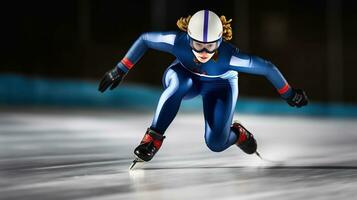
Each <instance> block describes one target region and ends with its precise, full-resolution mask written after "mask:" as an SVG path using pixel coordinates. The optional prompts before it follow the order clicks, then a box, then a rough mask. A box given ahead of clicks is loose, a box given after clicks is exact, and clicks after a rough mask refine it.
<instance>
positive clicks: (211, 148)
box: [207, 143, 226, 152]
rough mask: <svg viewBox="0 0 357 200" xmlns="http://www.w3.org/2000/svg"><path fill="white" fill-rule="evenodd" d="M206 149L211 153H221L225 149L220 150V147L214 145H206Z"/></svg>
mask: <svg viewBox="0 0 357 200" xmlns="http://www.w3.org/2000/svg"><path fill="white" fill-rule="evenodd" d="M207 147H208V148H209V149H210V150H211V151H213V152H222V151H224V150H225V149H226V148H222V146H218V145H216V144H210V143H207Z"/></svg>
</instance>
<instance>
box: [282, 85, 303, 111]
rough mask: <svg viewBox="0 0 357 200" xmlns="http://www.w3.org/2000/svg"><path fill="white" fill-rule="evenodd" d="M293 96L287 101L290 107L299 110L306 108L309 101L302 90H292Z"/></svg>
mask: <svg viewBox="0 0 357 200" xmlns="http://www.w3.org/2000/svg"><path fill="white" fill-rule="evenodd" d="M292 90H293V94H292V95H291V97H289V98H287V99H285V100H286V101H287V102H288V104H289V105H290V106H296V107H298V108H300V107H302V106H306V105H307V103H308V99H307V96H306V93H305V91H304V90H302V89H292Z"/></svg>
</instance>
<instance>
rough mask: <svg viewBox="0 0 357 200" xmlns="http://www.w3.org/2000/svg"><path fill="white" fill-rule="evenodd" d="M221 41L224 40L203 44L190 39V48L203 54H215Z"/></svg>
mask: <svg viewBox="0 0 357 200" xmlns="http://www.w3.org/2000/svg"><path fill="white" fill-rule="evenodd" d="M221 41H222V40H221V39H220V40H217V41H214V42H207V43H203V42H198V41H196V40H194V39H192V38H190V46H191V48H192V49H193V50H194V51H195V52H197V53H201V52H203V51H205V52H207V53H214V52H215V51H216V50H217V49H218V47H219V45H220V44H221Z"/></svg>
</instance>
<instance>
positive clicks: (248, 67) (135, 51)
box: [99, 10, 308, 164]
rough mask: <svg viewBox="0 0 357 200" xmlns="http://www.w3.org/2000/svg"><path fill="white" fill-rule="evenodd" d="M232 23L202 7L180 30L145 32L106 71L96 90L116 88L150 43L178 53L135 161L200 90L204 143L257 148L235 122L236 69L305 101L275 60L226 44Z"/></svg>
mask: <svg viewBox="0 0 357 200" xmlns="http://www.w3.org/2000/svg"><path fill="white" fill-rule="evenodd" d="M230 23H231V20H227V19H226V18H225V16H221V17H218V16H217V15H216V14H215V13H214V12H212V11H209V10H201V11H198V12H197V13H195V14H194V15H193V16H192V17H191V16H188V17H186V18H180V19H179V20H178V21H177V26H178V27H179V29H180V30H181V31H172V32H148V33H143V34H142V35H141V36H140V37H139V38H138V39H137V40H136V41H135V43H134V44H133V45H132V47H131V48H130V49H129V51H128V52H127V54H126V55H125V56H124V58H123V59H122V60H121V61H120V62H119V63H118V64H117V65H116V66H115V67H114V69H112V70H110V71H108V72H107V73H106V74H105V75H104V77H103V78H102V80H101V82H100V84H99V91H100V92H104V91H105V90H107V88H109V87H110V90H112V89H114V88H115V87H117V86H118V85H119V83H120V82H121V81H122V80H123V78H124V77H125V75H126V74H127V73H128V71H129V70H130V69H131V68H133V66H134V65H135V64H136V63H137V62H138V61H139V59H140V58H141V57H142V56H143V55H144V53H145V52H146V51H147V50H148V49H149V48H151V49H155V50H159V51H164V52H167V53H170V54H172V55H174V56H175V57H176V59H175V60H174V61H173V62H172V63H171V64H170V65H169V66H168V68H167V69H166V71H165V73H164V75H163V79H162V84H163V87H164V91H163V93H162V94H161V97H160V99H159V102H158V105H157V108H156V111H155V113H154V117H153V120H152V123H151V126H150V127H149V128H148V129H147V130H146V133H145V135H144V137H143V139H142V141H141V142H140V144H139V146H137V147H136V148H135V150H134V154H135V155H136V156H137V159H136V161H138V160H140V161H150V160H151V159H152V158H153V157H154V155H155V154H156V153H157V151H158V150H159V149H160V147H161V145H162V143H163V140H164V139H165V136H164V133H165V131H166V129H167V128H168V127H169V125H170V123H171V122H172V121H173V119H174V118H175V116H176V114H177V112H178V110H179V107H180V104H181V101H182V100H183V99H190V98H193V97H196V96H198V95H200V96H202V101H203V111H204V119H205V133H204V138H205V142H206V145H207V147H208V148H209V149H210V150H212V151H214V152H221V151H224V150H225V149H227V148H228V147H230V146H232V145H234V144H235V145H237V146H238V147H239V148H240V149H242V150H243V151H244V152H245V153H247V154H253V153H256V151H257V142H256V140H255V138H254V136H253V134H252V133H251V132H249V131H248V130H247V129H246V128H245V127H244V126H243V125H242V124H241V123H239V122H238V121H234V122H233V114H234V109H235V106H236V102H237V98H238V74H239V73H248V74H254V75H262V76H264V77H265V78H267V79H268V80H269V81H270V82H271V83H272V85H273V86H274V87H275V88H276V90H277V92H278V93H279V94H280V96H281V97H282V98H283V99H284V100H286V101H287V103H288V104H289V105H290V106H296V107H302V106H305V105H307V102H308V99H307V96H306V94H305V92H304V91H303V90H301V89H294V88H292V87H291V86H290V85H289V84H288V82H287V81H286V80H285V78H284V77H283V75H282V74H281V73H280V71H279V70H278V68H277V67H276V66H275V65H274V64H272V63H271V62H270V61H267V60H265V59H262V58H260V57H258V56H254V55H250V54H247V53H244V52H242V51H240V50H239V49H238V48H236V47H234V46H233V45H232V44H230V43H228V41H229V40H231V39H232V28H231V24H230ZM232 122H233V123H232ZM134 164H135V161H134Z"/></svg>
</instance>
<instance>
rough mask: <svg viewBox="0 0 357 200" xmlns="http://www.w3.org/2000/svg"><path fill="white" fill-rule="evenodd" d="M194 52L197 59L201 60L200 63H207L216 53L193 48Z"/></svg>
mask: <svg viewBox="0 0 357 200" xmlns="http://www.w3.org/2000/svg"><path fill="white" fill-rule="evenodd" d="M192 52H193V54H194V55H195V57H196V59H197V60H198V61H199V62H200V63H206V62H208V61H209V60H210V59H211V58H212V56H213V55H214V53H207V52H205V51H202V52H200V53H198V52H196V51H194V50H192Z"/></svg>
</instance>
